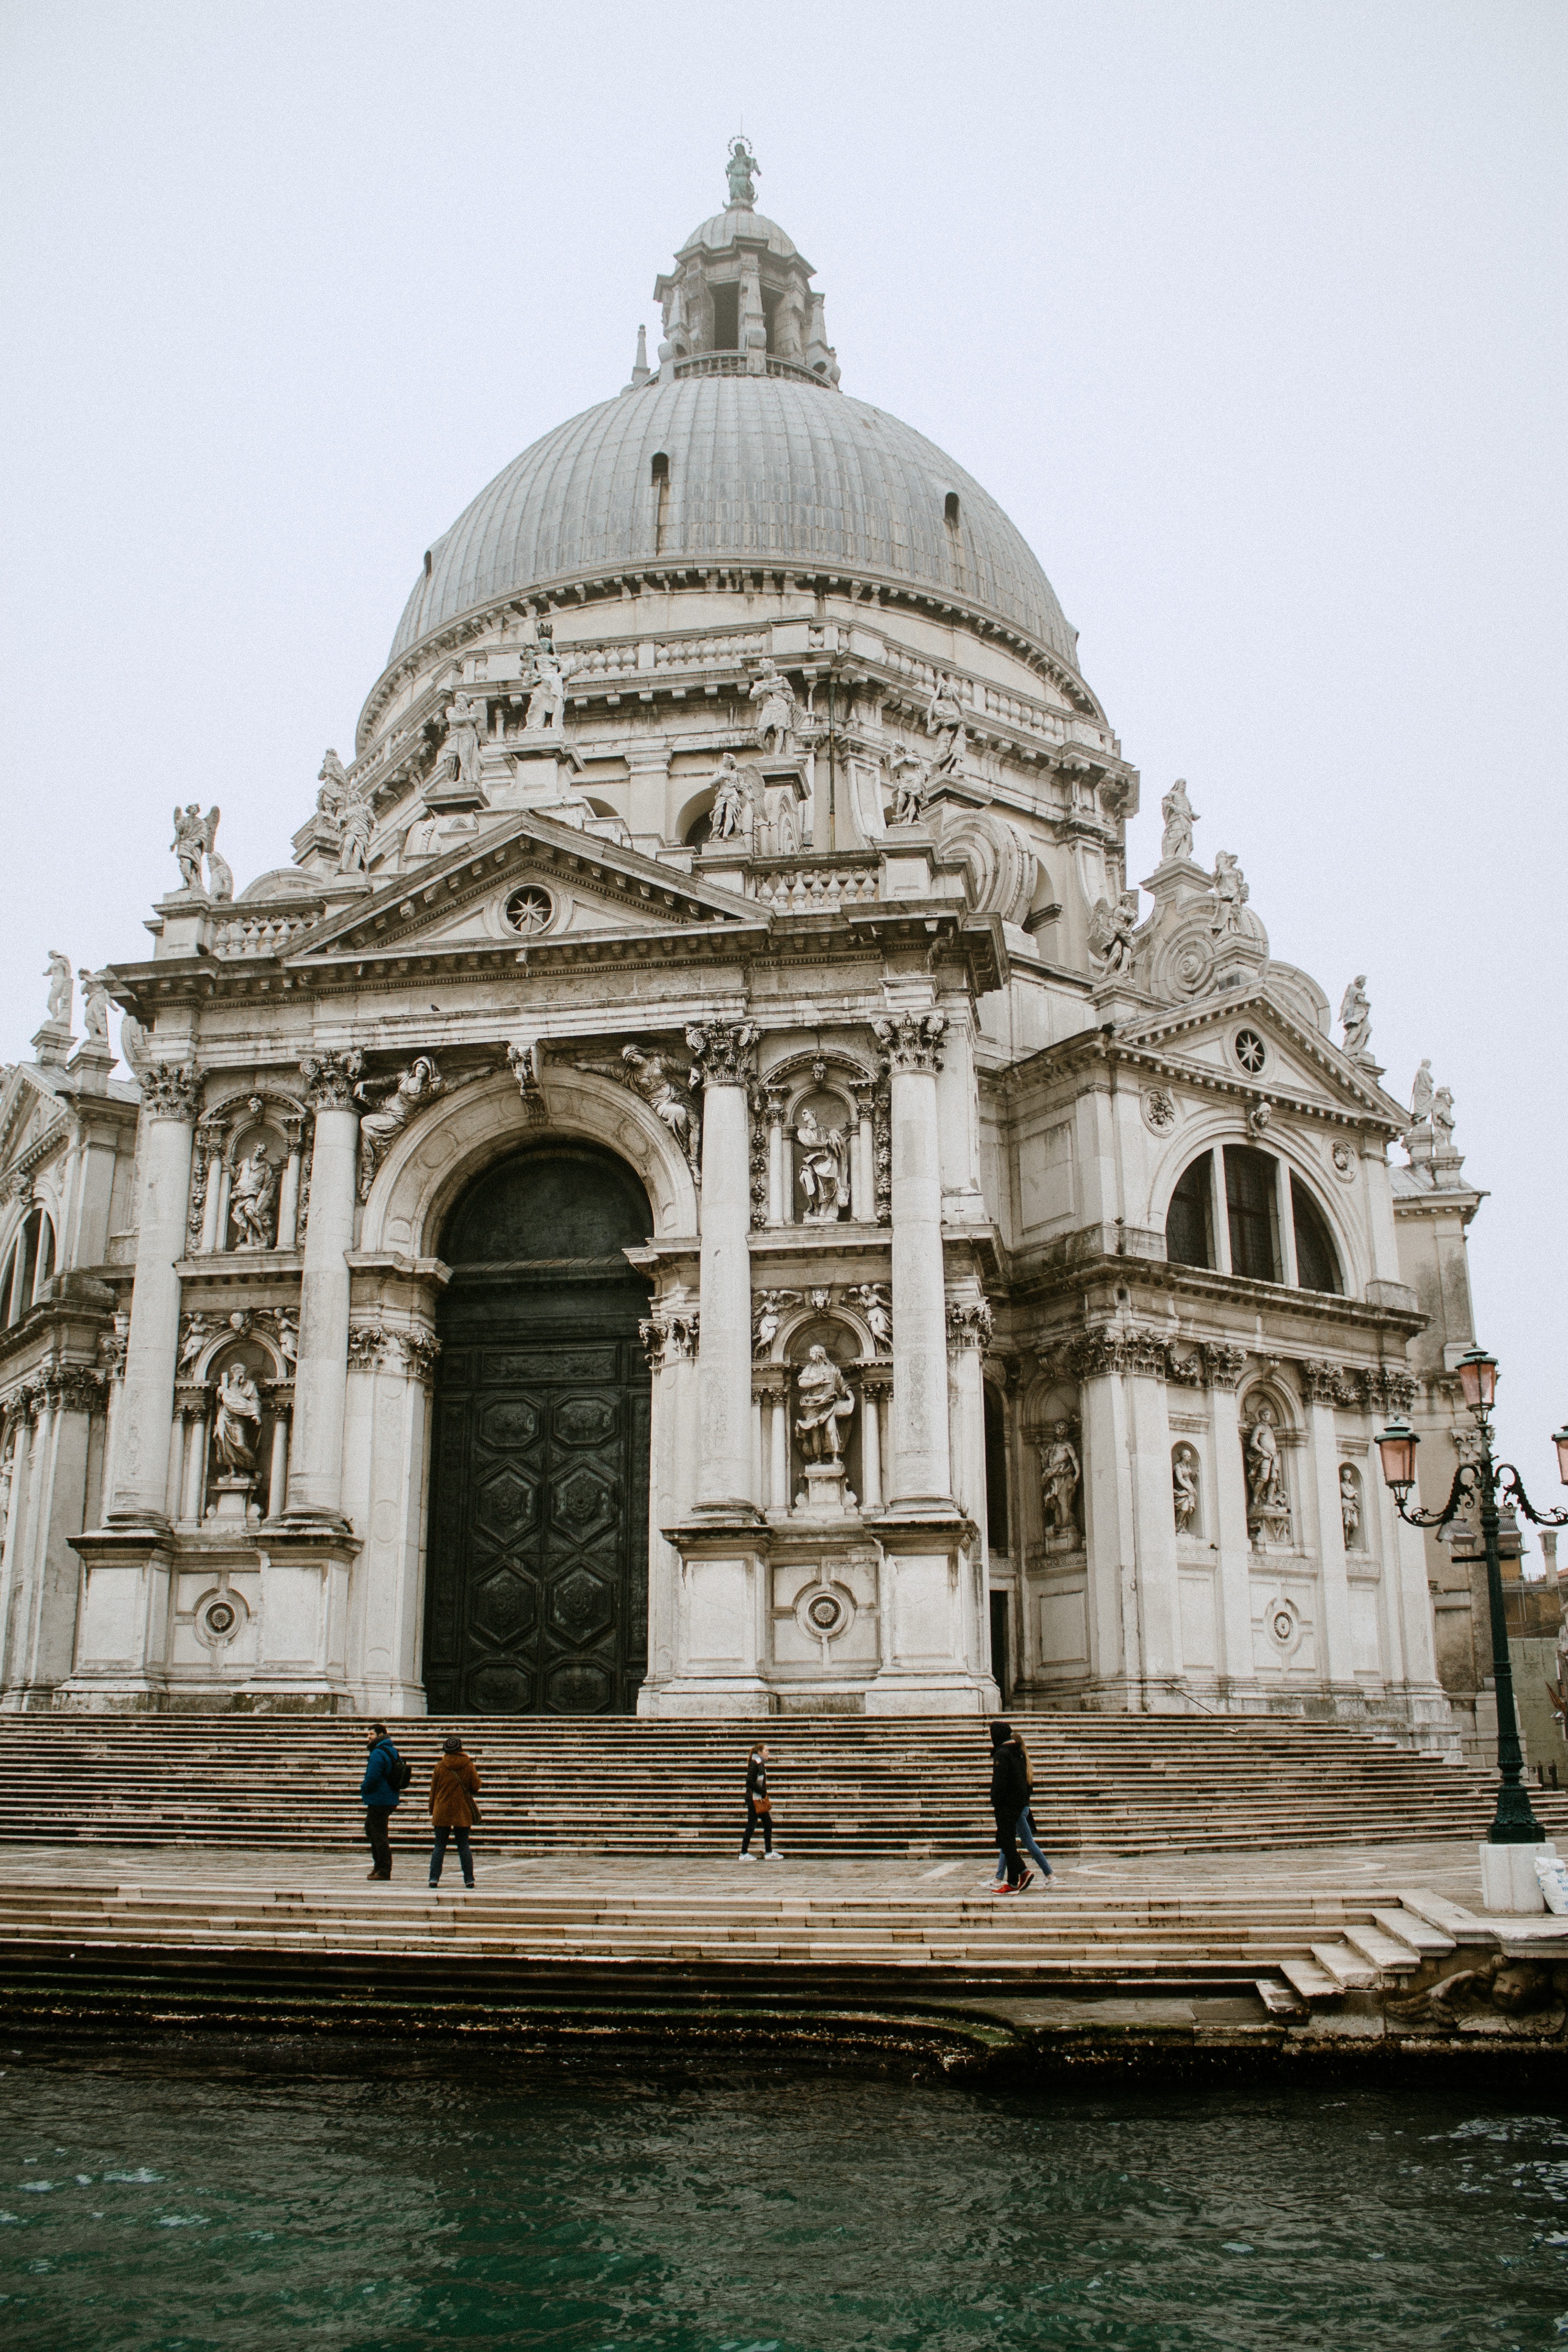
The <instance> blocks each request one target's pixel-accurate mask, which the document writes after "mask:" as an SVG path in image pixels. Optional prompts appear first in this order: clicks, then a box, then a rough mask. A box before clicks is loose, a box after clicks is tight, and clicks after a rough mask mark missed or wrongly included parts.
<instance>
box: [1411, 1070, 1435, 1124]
mask: <svg viewBox="0 0 1568 2352" xmlns="http://www.w3.org/2000/svg"><path fill="white" fill-rule="evenodd" d="M1431 1116H1432V1063H1431V1059H1430V1057H1428V1058H1427V1059H1426V1061H1424V1062H1423V1063H1422V1065H1421V1067H1420V1068H1419V1069H1418V1070H1417V1071H1416V1073H1415V1085H1414V1086H1413V1087H1411V1089H1410V1124H1411V1126H1412V1127H1423V1126H1425V1125H1426V1121H1427V1120H1428V1119H1429V1118H1431Z"/></svg>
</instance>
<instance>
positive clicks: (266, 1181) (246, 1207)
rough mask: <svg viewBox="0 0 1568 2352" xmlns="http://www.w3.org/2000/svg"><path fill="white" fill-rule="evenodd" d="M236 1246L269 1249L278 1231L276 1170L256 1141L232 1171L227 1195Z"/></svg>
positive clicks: (241, 1248)
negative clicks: (254, 1146)
mask: <svg viewBox="0 0 1568 2352" xmlns="http://www.w3.org/2000/svg"><path fill="white" fill-rule="evenodd" d="M228 1213H229V1222H230V1223H231V1224H232V1225H233V1227H234V1237H235V1238H234V1246H235V1248H236V1249H237V1250H269V1249H271V1248H272V1246H273V1244H274V1240H275V1238H276V1235H277V1231H278V1170H277V1168H276V1167H275V1166H274V1164H273V1162H272V1160H270V1159H269V1158H268V1151H267V1146H266V1144H265V1143H261V1142H258V1144H257V1146H256V1149H255V1150H254V1151H251V1152H248V1153H247V1155H246V1157H245V1158H244V1159H243V1160H241V1161H240V1163H239V1165H238V1167H237V1169H236V1170H235V1171H234V1186H233V1190H232V1191H231V1192H230V1193H229V1196H228Z"/></svg>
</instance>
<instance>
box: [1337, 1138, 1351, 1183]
mask: <svg viewBox="0 0 1568 2352" xmlns="http://www.w3.org/2000/svg"><path fill="white" fill-rule="evenodd" d="M1332 1158H1333V1163H1334V1174H1335V1175H1336V1176H1338V1177H1341V1178H1342V1180H1343V1181H1344V1182H1345V1183H1347V1184H1353V1183H1354V1182H1355V1153H1354V1152H1353V1151H1352V1149H1351V1147H1350V1145H1349V1144H1348V1143H1336V1144H1335V1146H1334V1149H1333V1153H1332Z"/></svg>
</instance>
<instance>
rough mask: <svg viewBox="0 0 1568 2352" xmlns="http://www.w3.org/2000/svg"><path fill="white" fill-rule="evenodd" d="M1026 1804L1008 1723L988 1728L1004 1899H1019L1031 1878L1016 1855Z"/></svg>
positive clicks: (1025, 1777) (1020, 1760)
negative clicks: (1022, 1813) (1009, 1896)
mask: <svg viewBox="0 0 1568 2352" xmlns="http://www.w3.org/2000/svg"><path fill="white" fill-rule="evenodd" d="M1028 1801H1029V1766H1028V1760H1027V1759H1026V1756H1025V1754H1024V1751H1023V1749H1022V1748H1020V1747H1019V1745H1018V1743H1017V1741H1016V1739H1015V1738H1014V1737H1013V1727H1012V1725H1011V1724H1010V1723H1002V1722H1000V1721H998V1722H996V1723H994V1724H993V1725H992V1727H991V1811H992V1812H993V1813H994V1815H995V1817H996V1843H997V1844H998V1845H999V1846H1000V1847H1001V1849H1002V1860H1003V1862H1004V1864H1005V1866H1006V1872H1007V1884H1006V1885H1005V1886H1004V1887H1003V1889H1002V1892H1003V1894H1004V1895H1021V1894H1022V1893H1023V1891H1024V1889H1025V1887H1026V1886H1027V1885H1028V1884H1029V1881H1030V1880H1031V1878H1033V1876H1034V1872H1033V1871H1032V1870H1026V1869H1025V1867H1024V1864H1023V1863H1022V1862H1021V1860H1020V1859H1019V1855H1018V1816H1019V1814H1020V1813H1021V1812H1022V1811H1023V1810H1024V1808H1025V1806H1026V1804H1027V1803H1028Z"/></svg>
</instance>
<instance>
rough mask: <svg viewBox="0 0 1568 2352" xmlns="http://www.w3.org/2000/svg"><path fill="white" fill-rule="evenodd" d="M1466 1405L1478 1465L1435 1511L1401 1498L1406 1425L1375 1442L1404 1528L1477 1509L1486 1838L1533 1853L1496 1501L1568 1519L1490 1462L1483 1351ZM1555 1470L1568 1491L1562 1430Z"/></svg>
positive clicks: (1537, 1839)
mask: <svg viewBox="0 0 1568 2352" xmlns="http://www.w3.org/2000/svg"><path fill="white" fill-rule="evenodd" d="M1456 1369H1457V1370H1458V1375H1459V1385H1460V1387H1461V1388H1462V1389H1463V1391H1464V1395H1465V1402H1466V1403H1467V1404H1468V1407H1469V1409H1470V1412H1471V1414H1472V1415H1473V1416H1474V1419H1475V1423H1476V1428H1477V1430H1478V1432H1479V1437H1480V1460H1479V1462H1461V1463H1460V1465H1459V1466H1458V1469H1457V1470H1456V1471H1455V1473H1454V1484H1453V1486H1452V1487H1451V1488H1450V1489H1449V1493H1448V1499H1447V1502H1446V1503H1445V1504H1444V1506H1443V1507H1442V1509H1441V1510H1440V1511H1423V1510H1414V1511H1407V1510H1406V1509H1405V1497H1406V1496H1408V1495H1409V1493H1410V1492H1411V1489H1412V1488H1413V1487H1414V1486H1415V1449H1416V1447H1417V1446H1418V1445H1419V1444H1420V1443H1421V1440H1420V1439H1419V1438H1418V1437H1417V1436H1416V1434H1415V1431H1414V1430H1413V1429H1412V1428H1411V1426H1410V1424H1409V1423H1408V1422H1405V1421H1391V1422H1390V1423H1389V1424H1388V1427H1387V1428H1386V1429H1385V1430H1383V1431H1382V1432H1381V1433H1379V1436H1378V1440H1377V1450H1378V1453H1379V1454H1380V1455H1381V1456H1382V1459H1383V1482H1384V1486H1386V1487H1387V1488H1388V1490H1389V1492H1390V1493H1391V1494H1392V1496H1394V1509H1395V1510H1396V1511H1397V1512H1398V1513H1399V1516H1400V1517H1401V1518H1402V1519H1403V1520H1404V1521H1405V1525H1406V1526H1407V1527H1412V1528H1446V1527H1447V1525H1448V1522H1449V1521H1450V1519H1453V1518H1455V1517H1458V1513H1459V1512H1460V1510H1462V1509H1463V1507H1464V1506H1465V1505H1466V1503H1467V1502H1472V1503H1476V1504H1478V1505H1479V1508H1480V1516H1481V1540H1482V1542H1483V1543H1484V1544H1485V1546H1486V1554H1487V1596H1488V1599H1489V1601H1490V1602H1491V1618H1492V1683H1493V1685H1494V1687H1495V1689H1496V1692H1497V1760H1498V1771H1499V1773H1500V1776H1501V1777H1500V1781H1499V1785H1498V1792H1497V1811H1496V1813H1495V1815H1494V1816H1493V1819H1492V1825H1491V1828H1490V1829H1489V1831H1488V1832H1487V1843H1489V1845H1539V1844H1540V1843H1542V1839H1543V1838H1544V1836H1545V1834H1546V1833H1545V1832H1544V1831H1543V1830H1542V1826H1541V1823H1540V1822H1538V1821H1537V1820H1536V1818H1535V1815H1534V1814H1533V1813H1532V1812H1531V1810H1530V1792H1529V1790H1527V1788H1526V1787H1525V1785H1524V1757H1523V1755H1522V1753H1521V1748H1520V1745H1519V1718H1518V1717H1517V1716H1516V1715H1515V1713H1514V1706H1513V1668H1512V1665H1511V1664H1510V1661H1509V1654H1508V1618H1507V1616H1506V1614H1505V1612H1504V1610H1503V1599H1502V1563H1501V1561H1500V1559H1499V1557H1498V1524H1499V1516H1498V1497H1499V1496H1503V1497H1504V1498H1505V1499H1506V1500H1507V1501H1509V1502H1510V1503H1512V1504H1513V1505H1514V1506H1515V1507H1516V1508H1518V1509H1519V1510H1521V1511H1522V1512H1523V1513H1524V1516H1525V1517H1526V1518H1527V1519H1528V1520H1529V1521H1530V1522H1531V1526H1532V1527H1537V1528H1562V1527H1568V1511H1538V1510H1536V1509H1535V1507H1534V1506H1533V1505H1532V1504H1531V1499H1530V1497H1529V1496H1528V1495H1527V1494H1526V1493H1525V1491H1524V1487H1523V1486H1522V1484H1521V1480H1520V1475H1519V1472H1518V1471H1517V1470H1516V1469H1515V1468H1514V1466H1513V1465H1512V1463H1511V1462H1498V1463H1494V1462H1493V1460H1492V1432H1491V1423H1490V1422H1489V1420H1488V1418H1487V1416H1488V1414H1489V1412H1490V1411H1491V1408H1492V1401H1493V1399H1494V1398H1495V1397H1496V1395H1497V1376H1498V1368H1497V1358H1496V1357H1495V1356H1489V1355H1488V1354H1487V1351H1486V1349H1484V1348H1472V1349H1470V1350H1469V1352H1468V1355H1464V1356H1461V1357H1460V1359H1459V1361H1458V1366H1457V1368H1456ZM1552 1444H1554V1445H1555V1446H1556V1448H1557V1467H1558V1470H1559V1472H1560V1474H1561V1475H1562V1479H1563V1485H1564V1486H1568V1427H1565V1428H1563V1429H1560V1430H1558V1432H1557V1433H1556V1434H1555V1436H1554V1437H1553V1439H1552Z"/></svg>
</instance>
